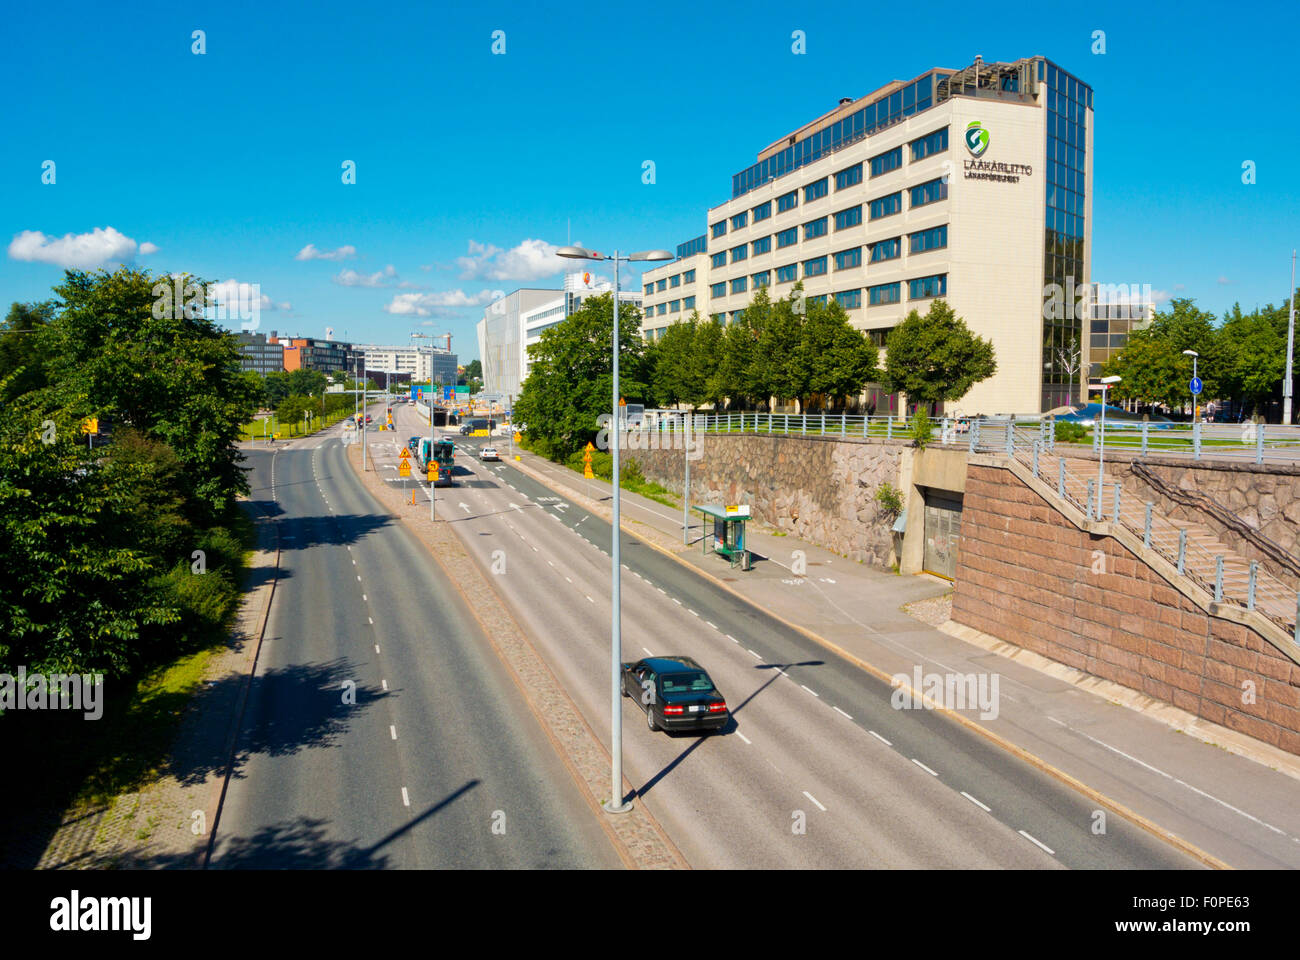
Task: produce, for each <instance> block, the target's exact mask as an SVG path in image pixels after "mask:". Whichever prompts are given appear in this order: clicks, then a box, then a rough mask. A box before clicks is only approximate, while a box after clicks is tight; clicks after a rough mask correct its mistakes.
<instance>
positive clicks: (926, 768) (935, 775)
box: [912, 757, 938, 777]
mask: <svg viewBox="0 0 1300 960" xmlns="http://www.w3.org/2000/svg"><path fill="white" fill-rule="evenodd" d="M912 762H913V763H914V764H916V765H917V766H918V767H920V768H921V769H922V770H924V771H925V772H926V773H928V774H929V775H930V776H932V777H937V776H938V774H937V773H935V772H934V771H933V770H931V769H930V768H929V767H927V766H926V765H925V764H924V763H922V762H921V761H920V760H918V759H916V757H913V758H912Z"/></svg>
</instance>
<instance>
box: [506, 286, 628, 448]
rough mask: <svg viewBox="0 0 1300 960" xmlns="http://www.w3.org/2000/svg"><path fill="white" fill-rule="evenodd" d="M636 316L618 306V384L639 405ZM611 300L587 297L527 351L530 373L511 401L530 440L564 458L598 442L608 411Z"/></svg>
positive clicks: (610, 387)
mask: <svg viewBox="0 0 1300 960" xmlns="http://www.w3.org/2000/svg"><path fill="white" fill-rule="evenodd" d="M640 328H641V312H640V311H639V310H637V309H636V308H635V307H632V308H629V307H626V306H620V307H619V384H620V390H621V392H622V394H623V396H624V398H626V399H627V400H628V401H629V402H638V401H642V402H643V401H644V400H645V397H646V391H647V384H646V380H645V377H646V371H645V365H644V355H645V341H644V340H643V339H642V337H641V333H640ZM613 332H614V301H613V297H612V296H611V295H610V294H608V293H606V294H601V295H599V296H594V297H589V298H587V299H586V300H584V301H583V303H582V306H581V307H579V308H578V309H577V310H575V311H574V312H573V313H571V314H570V315H569V316H568V317H566V318H565V319H564V320H562V321H561V322H560V323H557V324H556V325H555V326H554V327H551V328H550V329H549V330H545V331H543V333H542V337H541V340H540V341H539V342H538V343H535V344H533V345H532V346H531V347H529V348H528V354H529V357H530V359H531V360H532V364H533V366H532V370H531V371H530V373H529V375H528V379H526V380H525V381H524V383H523V387H522V389H521V394H520V396H519V398H518V399H517V400H516V401H515V419H517V420H522V421H524V422H526V423H527V424H528V436H529V439H530V440H532V439H538V440H540V441H541V444H542V446H543V447H545V449H546V451H547V453H548V454H549V455H551V456H553V457H556V458H558V459H561V460H562V459H564V458H565V457H567V456H568V455H569V454H570V453H573V452H574V451H576V450H579V449H581V448H582V447H583V446H585V445H586V443H587V442H588V441H591V440H594V439H596V438H597V434H598V433H599V431H600V429H601V426H600V424H601V421H600V420H599V419H598V418H599V417H601V416H602V415H603V414H611V413H612V410H611V408H612V400H613V397H612V393H613V362H612V356H611V349H612V341H613Z"/></svg>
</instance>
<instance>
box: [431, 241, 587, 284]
mask: <svg viewBox="0 0 1300 960" xmlns="http://www.w3.org/2000/svg"><path fill="white" fill-rule="evenodd" d="M558 249H559V248H558V247H556V246H555V245H554V244H550V243H547V242H546V241H545V240H525V241H524V242H523V243H521V244H519V245H518V246H517V247H512V248H511V249H509V250H503V249H501V248H500V247H494V246H492V244H490V243H479V242H477V241H475V240H471V241H470V242H469V255H468V256H465V257H457V258H456V266H457V267H459V268H460V271H461V273H460V275H461V279H462V280H494V281H500V282H520V283H526V282H528V281H531V280H541V279H542V278H544V277H552V276H555V274H557V273H563V272H564V271H565V269H567V268H568V266H570V265H571V264H572V261H568V260H565V259H564V258H563V257H558V256H556V255H555V251H556V250H558Z"/></svg>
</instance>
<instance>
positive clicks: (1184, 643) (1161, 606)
mask: <svg viewBox="0 0 1300 960" xmlns="http://www.w3.org/2000/svg"><path fill="white" fill-rule="evenodd" d="M952 618H953V620H954V621H956V622H958V623H962V624H966V625H968V626H971V627H974V628H975V629H977V630H981V631H983V632H985V633H988V634H991V635H992V636H995V637H998V638H1000V639H1003V640H1006V641H1008V642H1009V643H1014V644H1016V645H1017V646H1021V647H1024V648H1026V649H1029V650H1033V651H1034V652H1036V653H1039V654H1042V655H1043V656H1046V657H1050V658H1052V659H1053V660H1057V661H1059V662H1061V663H1064V664H1067V665H1069V666H1072V667H1075V668H1076V669H1079V670H1083V671H1086V672H1088V673H1091V674H1094V675H1095V676H1098V677H1103V678H1105V679H1107V680H1112V681H1114V682H1116V683H1121V684H1123V685H1125V686H1127V687H1131V688H1132V689H1135V690H1139V691H1141V692H1142V693H1145V694H1147V695H1148V696H1151V697H1155V698H1157V699H1159V700H1164V701H1166V702H1169V703H1172V704H1174V705H1175V706H1177V707H1180V708H1182V709H1184V710H1187V711H1188V712H1190V713H1193V714H1195V715H1196V716H1199V717H1203V718H1205V719H1206V720H1209V721H1211V722H1213V723H1218V724H1222V725H1223V726H1226V727H1229V728H1231V729H1233V730H1239V731H1241V732H1243V733H1245V734H1247V735H1249V736H1252V737H1255V738H1256V739H1258V740H1262V741H1264V742H1265V743H1270V744H1272V745H1274V746H1277V747H1280V748H1281V749H1283V750H1287V751H1288V752H1291V753H1300V665H1297V664H1296V663H1294V662H1293V661H1292V660H1291V659H1290V658H1289V657H1287V656H1285V655H1284V654H1282V653H1281V652H1280V651H1279V650H1278V649H1277V648H1275V647H1274V646H1273V645H1272V644H1271V643H1269V642H1268V641H1267V640H1265V639H1264V638H1263V637H1261V636H1260V635H1259V634H1257V633H1255V632H1254V631H1252V630H1250V629H1248V628H1247V627H1244V626H1241V625H1239V624H1236V623H1232V622H1230V621H1227V620H1221V619H1219V618H1217V617H1213V616H1210V615H1209V614H1208V613H1206V612H1205V611H1204V610H1202V609H1201V608H1200V607H1198V606H1197V605H1196V604H1194V603H1192V602H1191V601H1190V600H1188V599H1187V597H1186V596H1184V595H1183V594H1182V593H1180V592H1179V591H1178V590H1176V589H1174V588H1173V587H1172V586H1171V585H1170V584H1169V582H1167V581H1166V580H1165V579H1164V578H1163V577H1161V576H1160V575H1159V574H1157V573H1155V572H1154V571H1153V570H1152V569H1151V568H1150V567H1148V566H1147V565H1146V564H1145V563H1144V562H1143V561H1142V560H1141V559H1140V558H1139V557H1137V556H1135V555H1134V554H1132V553H1131V552H1129V551H1128V549H1127V548H1125V547H1124V546H1123V545H1121V544H1120V543H1119V542H1118V541H1116V540H1114V539H1113V538H1111V537H1108V536H1094V535H1093V534H1090V533H1088V532H1086V531H1084V530H1080V529H1079V528H1078V527H1076V526H1074V525H1073V524H1072V523H1070V522H1069V521H1068V520H1066V519H1065V517H1063V516H1062V515H1061V514H1060V513H1059V512H1058V511H1057V510H1056V509H1055V507H1053V506H1052V505H1051V504H1050V503H1048V502H1047V501H1046V500H1044V499H1043V498H1042V497H1040V496H1039V495H1038V494H1037V493H1036V492H1035V491H1033V490H1031V489H1030V488H1029V487H1027V486H1026V485H1025V484H1023V483H1022V482H1021V481H1020V480H1019V479H1018V478H1017V477H1016V476H1015V475H1014V474H1013V473H1011V471H1010V470H1006V469H1000V468H997V467H988V466H979V465H974V464H972V465H970V466H969V467H968V472H967V476H966V494H965V503H964V508H963V513H962V526H961V545H960V549H959V560H958V567H957V577H956V591H955V594H954V596H953V609H952ZM1248 691H1249V692H1253V696H1251V695H1249V693H1248ZM1252 701H1253V702H1252Z"/></svg>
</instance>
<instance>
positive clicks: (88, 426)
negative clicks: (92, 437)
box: [81, 417, 99, 433]
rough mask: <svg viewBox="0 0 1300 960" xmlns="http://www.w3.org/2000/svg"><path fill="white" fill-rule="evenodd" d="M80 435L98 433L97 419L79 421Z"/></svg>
mask: <svg viewBox="0 0 1300 960" xmlns="http://www.w3.org/2000/svg"><path fill="white" fill-rule="evenodd" d="M81 432H82V433H99V417H87V418H86V419H85V420H82V421H81Z"/></svg>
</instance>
